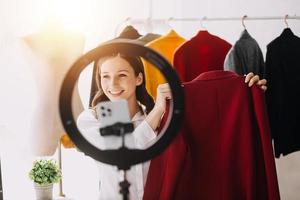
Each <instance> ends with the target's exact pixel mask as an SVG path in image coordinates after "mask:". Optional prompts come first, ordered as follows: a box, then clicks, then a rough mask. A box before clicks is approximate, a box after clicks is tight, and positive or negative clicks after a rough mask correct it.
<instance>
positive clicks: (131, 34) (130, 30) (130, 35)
mask: <svg viewBox="0 0 300 200" xmlns="http://www.w3.org/2000/svg"><path fill="white" fill-rule="evenodd" d="M141 36H142V35H140V34H139V32H138V31H137V30H136V29H135V28H134V27H133V26H131V25H129V26H126V27H125V28H124V29H123V31H122V32H121V33H120V35H119V36H118V37H117V38H123V39H137V38H139V37H141Z"/></svg>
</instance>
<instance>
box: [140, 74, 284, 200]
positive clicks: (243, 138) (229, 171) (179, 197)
mask: <svg viewBox="0 0 300 200" xmlns="http://www.w3.org/2000/svg"><path fill="white" fill-rule="evenodd" d="M184 91H185V101H186V104H185V105H186V108H185V120H184V124H183V127H182V129H181V131H180V132H179V135H177V137H176V139H175V141H174V142H173V143H172V144H171V145H170V146H169V147H168V148H167V150H166V151H164V152H163V153H162V154H161V155H160V156H159V157H157V158H155V159H153V160H152V161H151V165H150V169H149V172H148V178H147V182H146V186H145V191H144V198H143V199H144V200H150V199H156V200H168V199H170V200H174V199H175V200H185V199H205V200H206V199H209V200H220V199H222V200H241V199H243V200H254V199H255V200H277V199H280V196H279V189H278V182H277V175H276V168H275V161H274V156H273V149H272V145H271V137H270V128H269V122H268V118H267V113H266V106H265V101H264V93H263V91H262V90H261V89H259V88H258V87H257V86H252V87H251V88H249V87H248V86H247V84H245V83H244V77H242V76H238V75H237V74H235V73H233V72H230V71H211V72H206V73H203V74H201V75H200V76H198V77H197V78H196V79H194V80H193V81H191V82H187V83H185V84H184Z"/></svg>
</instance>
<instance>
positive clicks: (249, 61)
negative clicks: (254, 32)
mask: <svg viewBox="0 0 300 200" xmlns="http://www.w3.org/2000/svg"><path fill="white" fill-rule="evenodd" d="M224 70H228V71H233V72H236V73H237V74H239V75H244V74H248V73H249V72H253V73H254V74H257V75H259V77H260V78H264V76H265V63H264V58H263V54H262V52H261V49H260V47H259V45H258V43H257V42H256V40H255V39H254V38H253V37H251V35H250V34H249V33H248V31H247V30H246V29H245V30H244V31H243V32H242V34H241V37H240V39H239V40H238V41H237V42H236V43H235V44H234V46H233V47H232V48H231V50H230V51H229V52H228V54H227V56H226V58H225V62H224Z"/></svg>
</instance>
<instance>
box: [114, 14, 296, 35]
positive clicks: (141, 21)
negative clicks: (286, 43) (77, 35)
mask: <svg viewBox="0 0 300 200" xmlns="http://www.w3.org/2000/svg"><path fill="white" fill-rule="evenodd" d="M290 19H293V20H300V16H297V15H292V16H290V15H285V16H259V17H257V16H247V15H244V16H242V17H206V16H204V17H199V18H198V17H194V18H193V17H192V18H175V17H170V18H166V19H163V18H144V19H137V18H130V17H128V18H127V19H125V20H124V21H122V22H121V23H119V24H118V25H117V27H116V31H115V35H117V34H118V31H119V29H120V27H121V26H122V25H123V24H127V25H130V24H145V25H147V24H151V23H158V24H159V23H166V24H169V23H170V22H203V21H242V24H243V26H244V27H245V24H244V21H245V20H284V22H285V24H286V26H287V27H288V23H287V20H290Z"/></svg>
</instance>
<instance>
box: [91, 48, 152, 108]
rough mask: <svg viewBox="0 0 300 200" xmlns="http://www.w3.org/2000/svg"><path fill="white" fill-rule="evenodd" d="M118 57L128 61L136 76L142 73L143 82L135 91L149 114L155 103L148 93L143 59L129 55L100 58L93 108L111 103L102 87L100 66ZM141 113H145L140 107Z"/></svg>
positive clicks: (96, 74)
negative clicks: (100, 103) (106, 102)
mask: <svg viewBox="0 0 300 200" xmlns="http://www.w3.org/2000/svg"><path fill="white" fill-rule="evenodd" d="M116 56H120V57H121V58H123V59H124V60H126V61H127V62H128V63H129V64H130V66H131V67H132V68H133V70H134V74H135V76H138V75H139V74H140V73H141V74H142V76H143V82H142V84H141V85H139V86H137V88H136V90H135V94H136V98H137V100H138V102H139V103H140V104H142V105H143V106H145V108H146V109H145V112H146V114H148V113H149V112H150V111H151V110H152V109H153V106H154V101H153V98H152V97H151V95H150V94H149V93H148V91H147V89H146V80H145V72H144V65H143V63H142V61H141V59H140V58H139V57H133V56H128V55H123V54H120V53H118V54H115V55H111V56H106V57H103V58H100V59H99V60H98V61H97V63H96V64H97V68H96V73H95V77H94V78H95V79H96V85H97V92H96V94H95V96H94V97H93V101H92V108H95V106H96V105H97V104H98V103H99V102H102V101H109V99H108V97H107V96H106V95H105V94H104V92H103V89H102V87H101V76H100V73H99V71H100V66H101V64H102V63H103V62H104V61H106V60H107V59H109V58H114V57H116ZM140 109H141V111H143V109H142V108H141V106H140Z"/></svg>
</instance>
